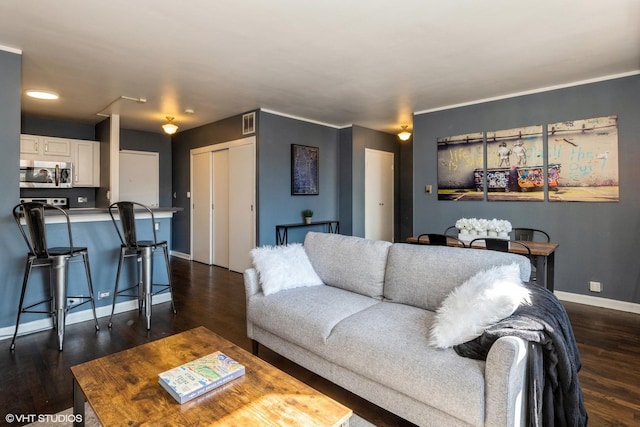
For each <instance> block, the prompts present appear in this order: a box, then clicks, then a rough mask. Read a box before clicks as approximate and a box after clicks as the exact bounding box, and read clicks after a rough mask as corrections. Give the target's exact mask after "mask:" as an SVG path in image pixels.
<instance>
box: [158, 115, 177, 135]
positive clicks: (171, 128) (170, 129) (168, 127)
mask: <svg viewBox="0 0 640 427" xmlns="http://www.w3.org/2000/svg"><path fill="white" fill-rule="evenodd" d="M172 121H173V117H171V116H167V123H165V124H163V125H162V129H163V130H164V133H166V134H167V135H173V134H174V133H176V132H177V130H178V126H176V125H174V124H173V123H171V122H172Z"/></svg>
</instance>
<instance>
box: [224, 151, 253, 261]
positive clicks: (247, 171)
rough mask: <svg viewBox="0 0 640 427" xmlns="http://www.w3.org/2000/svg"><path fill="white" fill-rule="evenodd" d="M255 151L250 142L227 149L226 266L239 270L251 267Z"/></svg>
mask: <svg viewBox="0 0 640 427" xmlns="http://www.w3.org/2000/svg"><path fill="white" fill-rule="evenodd" d="M254 151H255V150H254V145H253V144H244V145H240V146H234V147H231V148H230V149H229V171H230V175H229V193H230V195H231V197H230V199H229V269H230V270H232V271H238V272H242V271H244V270H245V269H247V268H249V267H251V257H250V256H249V251H250V250H251V249H253V247H254V246H255V226H254V224H255V209H254V200H255V191H254V188H255V182H256V179H255V172H254V171H255V155H254Z"/></svg>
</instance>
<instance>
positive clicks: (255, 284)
mask: <svg viewBox="0 0 640 427" xmlns="http://www.w3.org/2000/svg"><path fill="white" fill-rule="evenodd" d="M243 277H244V292H245V298H246V303H247V336H248V337H249V338H251V339H253V323H251V321H250V320H249V299H250V298H251V296H252V295H255V294H257V293H258V292H260V282H259V281H258V272H257V271H256V269H255V268H248V269H246V270H245V271H244V273H243Z"/></svg>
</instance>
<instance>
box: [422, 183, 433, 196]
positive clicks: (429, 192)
mask: <svg viewBox="0 0 640 427" xmlns="http://www.w3.org/2000/svg"><path fill="white" fill-rule="evenodd" d="M432 190H433V187H432V186H431V185H425V186H424V192H425V193H427V194H431V191H432Z"/></svg>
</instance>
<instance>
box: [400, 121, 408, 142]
mask: <svg viewBox="0 0 640 427" xmlns="http://www.w3.org/2000/svg"><path fill="white" fill-rule="evenodd" d="M400 127H401V128H402V132H400V133H399V134H398V138H400V141H406V140H407V139H409V138H411V132H409V131H408V130H407V127H408V126H407V125H403V126H400Z"/></svg>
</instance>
